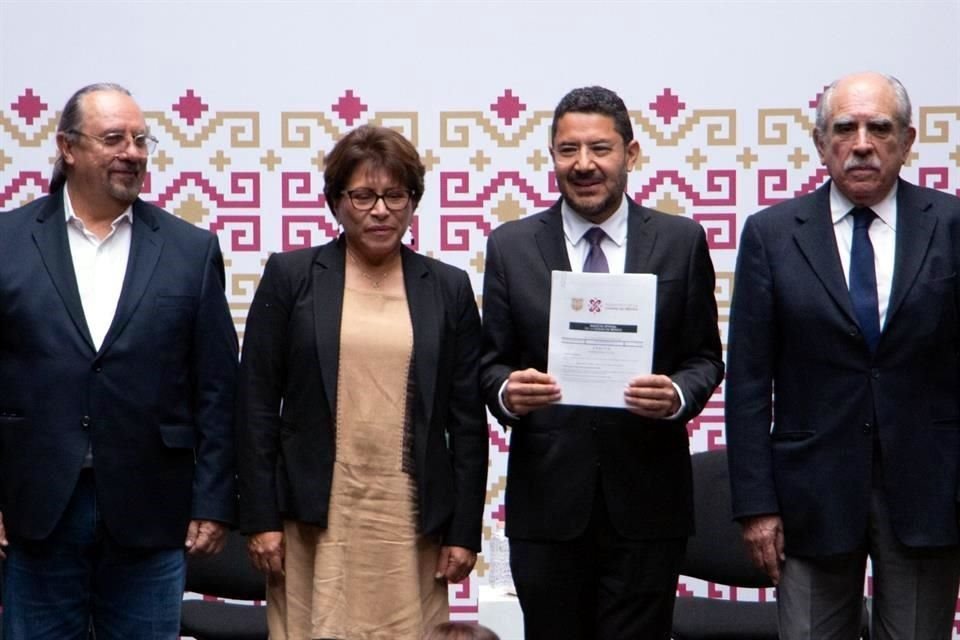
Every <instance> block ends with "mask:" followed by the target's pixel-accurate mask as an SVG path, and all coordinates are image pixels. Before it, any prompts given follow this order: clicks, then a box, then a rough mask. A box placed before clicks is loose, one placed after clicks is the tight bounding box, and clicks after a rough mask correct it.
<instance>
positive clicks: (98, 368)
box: [93, 362, 103, 373]
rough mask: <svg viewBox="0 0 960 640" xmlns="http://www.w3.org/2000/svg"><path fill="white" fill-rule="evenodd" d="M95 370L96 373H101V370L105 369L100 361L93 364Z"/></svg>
mask: <svg viewBox="0 0 960 640" xmlns="http://www.w3.org/2000/svg"><path fill="white" fill-rule="evenodd" d="M93 370H94V372H96V373H100V372H101V371H103V365H101V364H100V363H99V362H98V363H96V364H94V365H93Z"/></svg>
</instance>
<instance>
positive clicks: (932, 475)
mask: <svg viewBox="0 0 960 640" xmlns="http://www.w3.org/2000/svg"><path fill="white" fill-rule="evenodd" d="M958 268H960V200H958V199H957V198H955V197H952V196H949V195H946V194H943V193H940V192H938V191H934V190H931V189H921V188H919V187H916V186H913V185H911V184H908V183H906V182H903V181H900V183H899V186H898V188H897V236H896V253H895V261H894V274H893V285H892V291H891V294H890V303H889V308H888V311H887V318H886V323H885V325H884V327H883V333H882V335H881V337H880V343H879V345H878V347H877V352H876V353H875V354H871V353H870V350H869V349H868V347H867V345H866V342H865V341H864V339H863V337H862V336H861V334H860V330H859V326H858V324H857V320H856V316H855V315H854V313H853V310H852V307H851V304H850V294H849V291H848V289H847V285H846V281H845V279H844V275H843V270H842V267H841V264H840V256H839V253H838V251H837V243H836V239H835V236H834V231H833V222H832V220H831V217H830V183H829V182H828V183H827V184H826V185H825V186H823V187H821V188H820V189H818V190H817V191H816V192H814V193H812V194H809V195H807V196H803V197H801V198H797V199H794V200H790V201H787V202H784V203H782V204H779V205H776V206H774V207H771V208H769V209H767V210H765V211H761V212H760V213H757V214H754V215H752V216H750V217H749V218H747V221H746V224H745V226H744V229H743V234H742V237H741V241H740V253H739V258H738V264H737V274H736V280H735V287H734V296H733V308H732V315H731V324H730V342H729V363H730V376H729V381H728V383H727V403H726V422H727V443H728V446H729V461H730V471H731V482H732V488H733V512H734V516H736V517H745V516H750V515H759V514H774V513H779V514H780V515H781V516H782V518H783V520H784V528H785V541H786V546H787V552H788V553H790V554H794V555H804V556H807V555H819V554H835V553H843V552H848V551H852V550H853V549H854V548H855V547H857V546H858V545H859V544H860V543H861V542H862V540H863V536H864V533H865V531H866V526H867V514H868V510H869V504H870V490H871V486H872V477H873V472H872V461H873V450H874V444H875V442H879V444H880V450H881V456H882V464H881V467H882V480H883V488H884V489H885V490H886V494H887V499H888V503H889V509H890V518H891V521H892V524H893V529H894V531H895V532H896V534H897V537H898V538H899V539H900V540H901V541H902V542H903V543H904V544H907V545H910V546H937V545H949V544H957V542H958V541H960V539H958V531H957V504H956V502H957V490H958V481H960V477H958V470H960V357H958V354H960V324H958V322H960V312H958V303H960V290H958V286H960V283H958V278H957V271H958ZM773 386H775V387H776V397H775V400H774V399H773V398H772V397H771V390H772V387H773ZM774 414H776V420H775V422H773V415H774ZM771 423H772V424H773V428H772V431H771Z"/></svg>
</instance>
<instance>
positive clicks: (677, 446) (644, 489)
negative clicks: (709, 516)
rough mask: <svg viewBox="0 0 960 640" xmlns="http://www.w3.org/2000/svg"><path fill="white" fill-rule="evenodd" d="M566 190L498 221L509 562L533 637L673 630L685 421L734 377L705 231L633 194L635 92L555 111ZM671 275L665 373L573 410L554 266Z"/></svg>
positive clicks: (662, 331) (566, 103) (660, 323)
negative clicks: (612, 399)
mask: <svg viewBox="0 0 960 640" xmlns="http://www.w3.org/2000/svg"><path fill="white" fill-rule="evenodd" d="M551 134H552V140H551V149H550V153H551V155H552V157H553V161H554V167H555V171H556V177H557V184H558V186H559V189H560V192H561V194H562V196H563V197H562V198H561V200H560V201H559V202H557V203H556V204H555V205H554V206H553V207H551V208H550V209H548V210H546V211H544V212H541V213H538V214H536V215H533V216H530V217H528V218H525V219H523V220H518V221H515V222H509V223H507V224H504V225H503V226H501V227H500V228H498V229H497V230H495V231H494V232H493V233H492V234H491V235H490V238H489V241H488V244H487V262H486V272H485V277H484V292H483V319H484V351H483V356H482V363H481V368H482V374H481V375H482V384H483V387H484V394H485V397H486V400H487V405H488V406H489V407H490V410H491V411H492V412H493V413H494V415H495V416H496V417H497V419H498V420H499V421H500V422H501V423H502V424H504V425H506V426H509V427H511V428H512V429H513V432H512V436H511V443H510V457H509V462H508V476H507V495H506V509H507V535H508V536H509V537H510V543H511V559H510V564H511V568H512V571H513V577H514V581H515V583H516V587H517V594H518V596H519V598H520V603H521V606H522V608H523V614H524V628H525V634H526V637H528V638H554V639H562V638H571V639H577V640H584V639H589V638H604V639H615V638H640V637H642V638H668V637H669V633H670V621H671V617H672V611H673V600H674V594H675V590H676V583H677V576H678V573H679V568H680V563H681V560H682V558H683V553H684V550H685V548H686V539H687V536H689V535H690V533H691V532H692V530H693V507H692V495H691V475H690V455H689V443H688V437H687V431H686V423H687V421H688V420H690V419H691V418H693V417H695V416H696V415H698V414H699V413H700V411H701V410H702V409H703V407H704V405H705V404H706V402H707V400H708V399H709V398H710V396H711V394H712V393H713V390H714V389H715V388H716V386H717V385H718V384H719V382H720V380H721V379H722V377H723V363H722V361H721V346H720V336H719V332H718V330H717V308H716V300H715V298H714V271H713V265H712V263H711V261H710V254H709V250H708V247H707V242H706V236H705V234H704V232H703V229H702V228H701V227H700V226H699V225H698V224H696V223H694V222H692V221H691V220H689V219H686V218H681V217H678V216H670V215H666V214H663V213H660V212H657V211H653V210H650V209H647V208H645V207H642V206H640V205H638V204H636V203H635V202H633V201H632V200H631V199H630V198H629V197H627V196H626V195H625V194H624V190H625V188H626V185H627V173H628V172H629V171H630V170H631V169H632V168H633V165H634V163H635V161H636V159H637V156H638V154H639V150H640V149H639V145H638V143H637V142H636V141H635V140H634V139H633V131H632V126H631V123H630V117H629V114H628V112H627V109H626V107H625V105H624V103H623V101H622V100H621V99H620V98H619V97H618V96H617V95H616V94H615V93H613V92H612V91H609V90H608V89H604V88H601V87H587V88H583V89H576V90H574V91H571V92H570V93H569V94H567V95H566V96H565V97H564V98H563V99H562V100H561V101H560V104H559V105H558V106H557V109H556V111H555V112H554V119H553V124H552V131H551ZM555 270H558V271H574V272H581V271H583V272H589V271H598V272H608V273H653V274H655V275H656V276H657V300H656V320H655V323H656V329H655V336H654V353H653V374H651V375H641V376H635V377H633V378H632V379H630V380H624V381H623V384H624V385H625V387H624V395H623V400H624V406H623V407H620V408H594V407H578V406H571V405H564V404H562V402H563V390H562V389H561V388H560V387H559V385H558V384H557V382H556V380H555V379H554V378H553V377H552V376H550V375H548V374H547V373H546V370H547V344H548V334H549V308H550V280H551V271H555Z"/></svg>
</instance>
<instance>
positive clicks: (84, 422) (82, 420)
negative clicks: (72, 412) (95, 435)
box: [80, 416, 92, 431]
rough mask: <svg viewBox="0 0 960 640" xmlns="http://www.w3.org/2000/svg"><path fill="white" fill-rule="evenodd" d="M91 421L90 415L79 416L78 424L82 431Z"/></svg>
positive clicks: (87, 427)
mask: <svg viewBox="0 0 960 640" xmlns="http://www.w3.org/2000/svg"><path fill="white" fill-rule="evenodd" d="M91 422H92V420H90V416H83V417H82V418H80V426H81V427H83V429H84V431H86V430H87V429H89V428H90V423H91Z"/></svg>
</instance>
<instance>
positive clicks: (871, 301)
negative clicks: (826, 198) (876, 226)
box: [850, 207, 880, 352]
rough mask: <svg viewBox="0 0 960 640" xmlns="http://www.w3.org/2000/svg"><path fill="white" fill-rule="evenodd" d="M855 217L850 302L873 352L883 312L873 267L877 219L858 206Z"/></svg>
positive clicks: (851, 255)
mask: <svg viewBox="0 0 960 640" xmlns="http://www.w3.org/2000/svg"><path fill="white" fill-rule="evenodd" d="M850 215H852V216H853V244H852V246H851V247H850V302H851V303H853V311H854V313H855V314H856V315H857V321H858V322H859V323H860V331H861V332H862V333H863V338H864V340H866V341H867V345H868V346H869V347H870V351H871V352H874V351H876V350H877V343H878V342H880V311H879V306H878V304H877V271H876V267H875V266H874V256H873V244H872V243H871V242H870V223H871V222H873V219H874V218H876V217H877V214H875V213H874V212H873V210H871V209H868V208H865V207H856V208H854V209H852V210H851V211H850Z"/></svg>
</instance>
